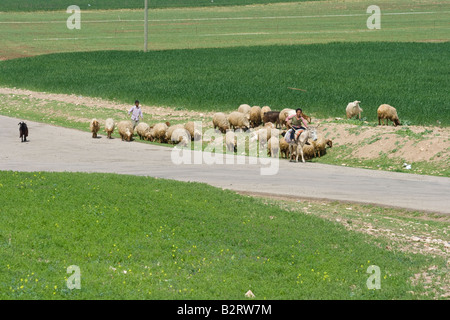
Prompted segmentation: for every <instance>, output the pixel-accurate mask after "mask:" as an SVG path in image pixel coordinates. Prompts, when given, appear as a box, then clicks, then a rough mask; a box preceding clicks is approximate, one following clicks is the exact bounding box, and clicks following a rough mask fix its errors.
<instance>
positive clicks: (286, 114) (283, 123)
mask: <svg viewBox="0 0 450 320" xmlns="http://www.w3.org/2000/svg"><path fill="white" fill-rule="evenodd" d="M294 114H295V110H294V109H290V108H285V109H283V110H281V111H280V114H279V116H278V119H279V121H280V125H281V127H283V126H286V119H287V117H289V116H291V115H294Z"/></svg>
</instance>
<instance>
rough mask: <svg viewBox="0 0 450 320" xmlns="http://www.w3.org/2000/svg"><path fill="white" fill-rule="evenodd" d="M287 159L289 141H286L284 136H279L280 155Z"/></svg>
mask: <svg viewBox="0 0 450 320" xmlns="http://www.w3.org/2000/svg"><path fill="white" fill-rule="evenodd" d="M283 154H284V158H286V159H289V143H287V142H286V139H284V137H282V138H280V155H281V158H283Z"/></svg>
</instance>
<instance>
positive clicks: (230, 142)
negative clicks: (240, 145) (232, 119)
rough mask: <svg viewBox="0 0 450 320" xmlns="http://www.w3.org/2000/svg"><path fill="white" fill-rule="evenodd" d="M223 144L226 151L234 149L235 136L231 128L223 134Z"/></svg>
mask: <svg viewBox="0 0 450 320" xmlns="http://www.w3.org/2000/svg"><path fill="white" fill-rule="evenodd" d="M225 144H226V146H227V151H230V152H235V151H236V144H237V137H236V134H235V133H234V132H233V131H232V130H228V131H227V133H226V134H225Z"/></svg>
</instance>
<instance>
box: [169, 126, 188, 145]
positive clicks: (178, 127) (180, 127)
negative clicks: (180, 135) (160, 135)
mask: <svg viewBox="0 0 450 320" xmlns="http://www.w3.org/2000/svg"><path fill="white" fill-rule="evenodd" d="M176 129H183V130H185V129H184V124H175V125H173V126H170V127H169V128H168V129H167V131H166V139H165V140H166V141H167V142H169V143H171V142H172V134H173V132H174V131H175V130H176Z"/></svg>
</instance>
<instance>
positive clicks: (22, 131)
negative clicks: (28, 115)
mask: <svg viewBox="0 0 450 320" xmlns="http://www.w3.org/2000/svg"><path fill="white" fill-rule="evenodd" d="M19 126H20V127H19V134H20V136H19V138H20V139H21V140H22V142H24V141H25V142H26V141H27V137H28V127H27V124H26V123H25V122H20V123H19Z"/></svg>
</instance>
